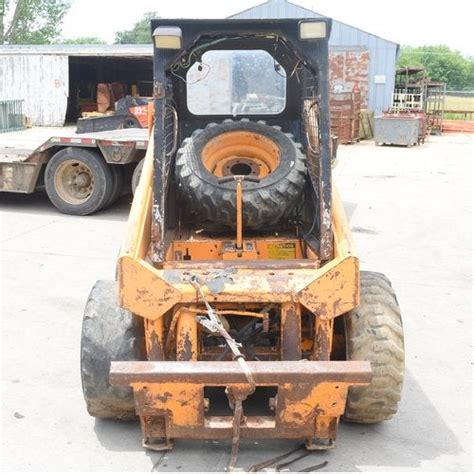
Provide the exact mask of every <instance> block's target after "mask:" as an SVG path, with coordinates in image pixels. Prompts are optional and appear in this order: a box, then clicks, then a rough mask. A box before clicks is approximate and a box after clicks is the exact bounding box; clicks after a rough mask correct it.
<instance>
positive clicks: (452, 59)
mask: <svg viewBox="0 0 474 474" xmlns="http://www.w3.org/2000/svg"><path fill="white" fill-rule="evenodd" d="M398 66H399V67H404V66H423V67H425V68H426V71H427V74H428V76H429V77H431V79H433V80H435V81H443V82H446V83H447V87H448V89H451V90H460V89H466V88H474V84H472V82H471V84H469V82H470V81H472V76H471V79H469V70H470V68H471V70H472V59H471V60H470V59H468V58H465V57H464V56H463V55H462V54H461V53H460V52H459V51H453V50H451V49H450V48H449V47H448V46H446V45H436V46H420V47H416V48H415V47H412V46H403V47H402V48H401V52H400V57H399V59H398ZM471 74H472V73H471Z"/></svg>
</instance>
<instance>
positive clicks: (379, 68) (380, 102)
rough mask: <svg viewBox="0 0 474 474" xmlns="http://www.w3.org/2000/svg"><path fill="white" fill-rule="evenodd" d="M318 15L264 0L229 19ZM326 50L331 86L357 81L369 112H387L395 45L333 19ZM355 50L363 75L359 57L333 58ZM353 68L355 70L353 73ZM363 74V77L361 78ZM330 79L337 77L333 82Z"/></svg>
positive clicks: (279, 0)
mask: <svg viewBox="0 0 474 474" xmlns="http://www.w3.org/2000/svg"><path fill="white" fill-rule="evenodd" d="M321 16H323V15H321V14H319V13H316V12H314V11H312V10H308V9H307V8H304V7H300V6H299V5H295V4H294V3H291V2H288V1H287V0H268V1H266V2H264V3H262V4H260V5H257V6H255V7H252V8H249V9H247V10H244V11H242V12H240V13H236V14H235V15H232V16H231V17H230V18H246V19H251V18H314V17H321ZM329 47H330V49H331V76H332V77H331V83H332V84H333V86H334V87H336V88H337V87H338V86H339V85H341V86H342V87H343V88H345V89H346V90H347V89H348V88H350V87H351V86H353V85H354V84H355V83H356V82H357V83H358V84H357V85H358V86H359V87H360V88H361V91H362V92H364V91H363V89H364V87H365V86H366V87H367V89H368V90H367V102H366V104H365V105H367V106H368V108H369V109H370V110H373V111H374V112H375V113H376V114H378V113H381V112H382V111H384V110H386V109H388V108H389V107H390V105H391V100H392V92H393V89H394V84H395V70H396V67H395V65H396V61H397V56H398V51H399V45H398V44H397V43H394V42H392V41H389V40H386V39H383V38H380V37H379V36H376V35H373V34H371V33H368V32H367V31H363V30H361V29H359V28H356V27H354V26H351V25H347V24H346V23H342V22H340V21H337V20H333V23H332V31H331V37H330V38H329ZM357 51H358V52H359V55H360V54H362V53H363V52H364V51H365V52H366V53H368V55H367V59H368V64H367V69H368V70H367V71H366V72H365V71H364V67H363V66H362V67H361V63H360V60H361V57H360V56H357V55H356V56H354V55H353V54H352V55H349V56H347V58H346V60H345V61H343V62H342V63H341V62H340V60H339V59H341V58H339V59H336V58H335V57H336V56H339V57H340V56H341V52H347V53H350V52H352V53H354V52H357ZM338 64H342V65H343V66H344V70H342V71H341V70H339V69H340V68H339V66H338ZM354 68H357V69H358V70H356V71H354ZM354 72H355V74H354ZM349 73H352V77H348V74H349ZM366 74H367V78H365V77H364V76H365V75H366ZM334 76H337V79H336V78H335V77H334ZM359 79H360V80H359ZM339 80H342V84H339ZM365 81H366V84H365Z"/></svg>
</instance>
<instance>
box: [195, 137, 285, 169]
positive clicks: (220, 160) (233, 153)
mask: <svg viewBox="0 0 474 474" xmlns="http://www.w3.org/2000/svg"><path fill="white" fill-rule="evenodd" d="M202 162H203V164H204V166H205V167H206V169H207V170H208V171H209V172H210V173H212V174H213V175H214V176H218V177H223V176H236V175H245V176H253V177H257V178H264V177H265V176H268V175H269V174H270V173H272V172H273V171H275V170H276V169H277V168H278V165H279V164H280V149H279V147H278V146H277V145H276V143H275V142H274V141H273V140H270V139H269V138H267V137H266V136H264V135H261V134H259V133H255V132H246V131H236V132H226V133H222V134H220V135H218V136H217V137H215V138H213V139H212V140H210V141H209V142H208V143H207V144H206V146H205V147H204V148H203V151H202Z"/></svg>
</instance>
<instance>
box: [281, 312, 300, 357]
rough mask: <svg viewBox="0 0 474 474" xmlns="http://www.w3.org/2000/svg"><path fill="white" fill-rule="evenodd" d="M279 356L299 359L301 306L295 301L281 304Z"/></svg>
mask: <svg viewBox="0 0 474 474" xmlns="http://www.w3.org/2000/svg"><path fill="white" fill-rule="evenodd" d="M280 319H281V358H282V360H300V359H301V307H300V305H298V304H295V303H283V304H282V305H281V316H280Z"/></svg>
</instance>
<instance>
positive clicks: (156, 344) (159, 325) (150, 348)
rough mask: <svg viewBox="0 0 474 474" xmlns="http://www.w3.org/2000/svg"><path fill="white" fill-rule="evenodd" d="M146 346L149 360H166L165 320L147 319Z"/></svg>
mask: <svg viewBox="0 0 474 474" xmlns="http://www.w3.org/2000/svg"><path fill="white" fill-rule="evenodd" d="M145 346H146V351H147V354H148V359H149V360H165V348H164V340H163V319H162V318H159V319H156V320H155V321H151V320H149V319H145Z"/></svg>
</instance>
